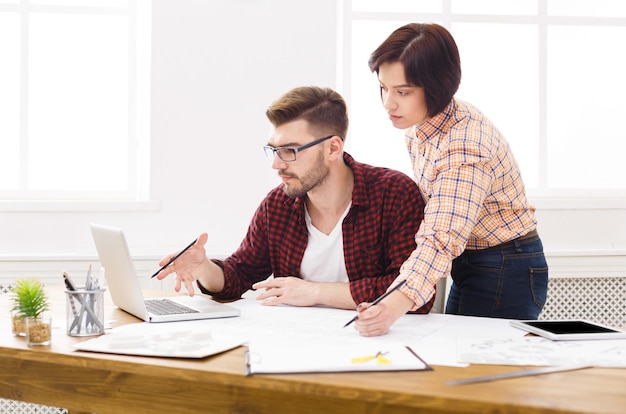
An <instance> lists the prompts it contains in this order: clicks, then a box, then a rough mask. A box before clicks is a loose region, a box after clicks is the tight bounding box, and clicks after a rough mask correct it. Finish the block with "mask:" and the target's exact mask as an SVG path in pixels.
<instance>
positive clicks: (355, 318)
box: [343, 279, 406, 328]
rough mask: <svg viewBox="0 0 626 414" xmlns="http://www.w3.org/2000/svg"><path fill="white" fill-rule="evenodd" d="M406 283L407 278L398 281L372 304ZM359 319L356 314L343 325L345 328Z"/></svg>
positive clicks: (374, 303)
mask: <svg viewBox="0 0 626 414" xmlns="http://www.w3.org/2000/svg"><path fill="white" fill-rule="evenodd" d="M405 283H406V279H405V280H403V281H402V282H400V283H398V284H397V285H395V286H394V287H393V288H391V289H389V290H388V291H386V292H385V293H383V294H382V296H381V297H379V298H378V299H376V300H375V301H374V302H372V304H371V305H370V306H374V305H376V304H378V303H379V302H380V301H381V300H383V299H385V298H386V297H387V296H389V294H391V292H393V291H394V290H398V288H400V286H402V285H404V284H405ZM357 319H359V317H358V315H357V316H355V317H354V318H352V319H351V320H350V321H349V322H348V323H347V324H345V325H344V326H343V327H344V328H345V327H346V326H348V325H350V324H351V323H352V322H354V321H356V320H357Z"/></svg>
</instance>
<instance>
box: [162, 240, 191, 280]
mask: <svg viewBox="0 0 626 414" xmlns="http://www.w3.org/2000/svg"><path fill="white" fill-rule="evenodd" d="M197 241H198V239H195V240H194V241H192V242H191V243H190V244H189V246H187V247H185V248H184V249H183V250H181V251H180V253H178V254H177V255H176V256H174V257H172V258H171V259H170V261H169V262H167V263H165V264H164V265H163V267H161V268H160V269H159V270H157V271H156V273H155V274H153V275H152V276H151V278H153V277H155V276H156V275H158V274H159V273H160V272H161V270H163V269H165V268H166V267H168V266H169V265H171V264H172V263H174V260H176V259H178V258H179V257H180V255H181V254H183V253H185V252H186V251H187V250H189V248H191V246H193V245H194V244H196V242H197Z"/></svg>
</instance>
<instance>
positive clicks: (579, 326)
mask: <svg viewBox="0 0 626 414" xmlns="http://www.w3.org/2000/svg"><path fill="white" fill-rule="evenodd" d="M526 323H527V324H528V325H530V326H534V327H536V328H540V329H543V330H546V331H548V332H552V333H554V334H557V335H560V334H585V333H608V332H617V331H614V330H613V329H608V328H605V327H603V326H598V325H593V324H591V323H587V322H584V321H533V322H526Z"/></svg>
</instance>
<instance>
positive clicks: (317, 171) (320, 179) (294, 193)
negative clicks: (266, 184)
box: [283, 151, 330, 198]
mask: <svg viewBox="0 0 626 414" xmlns="http://www.w3.org/2000/svg"><path fill="white" fill-rule="evenodd" d="M329 174H330V172H329V170H328V167H327V166H326V165H324V153H323V152H321V151H320V153H319V157H317V161H316V163H315V165H314V166H313V168H312V169H311V170H310V171H309V172H308V173H306V174H305V175H303V176H302V177H295V178H297V179H298V182H299V184H300V185H299V186H291V185H287V184H285V185H284V186H283V191H284V192H285V194H287V196H289V197H293V198H296V197H304V196H305V195H306V193H308V192H309V191H311V190H312V189H314V188H315V187H317V186H318V185H321V184H323V183H324V182H326V180H327V179H328V176H329Z"/></svg>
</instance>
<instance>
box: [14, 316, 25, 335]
mask: <svg viewBox="0 0 626 414" xmlns="http://www.w3.org/2000/svg"><path fill="white" fill-rule="evenodd" d="M11 329H12V331H13V335H16V336H26V318H25V317H24V316H22V314H20V313H19V312H18V311H14V310H12V311H11Z"/></svg>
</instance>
